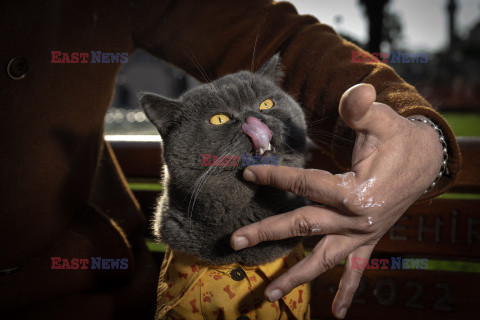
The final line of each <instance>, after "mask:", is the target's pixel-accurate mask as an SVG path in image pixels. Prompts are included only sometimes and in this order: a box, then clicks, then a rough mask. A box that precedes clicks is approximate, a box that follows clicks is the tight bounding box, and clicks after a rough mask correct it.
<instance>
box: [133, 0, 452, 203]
mask: <svg viewBox="0 0 480 320" xmlns="http://www.w3.org/2000/svg"><path fill="white" fill-rule="evenodd" d="M131 5H132V8H131V9H132V10H131V14H132V37H133V41H134V43H135V45H136V46H137V47H141V48H144V49H146V50H147V51H149V52H151V53H152V54H154V55H156V56H158V57H159V58H161V59H164V60H166V61H168V62H170V63H172V64H175V65H177V66H179V67H180V68H182V69H184V70H185V71H187V72H188V73H190V74H192V75H194V76H195V77H197V78H198V79H200V80H201V81H209V80H213V79H215V78H218V77H220V76H223V75H225V74H228V73H231V72H235V71H238V70H242V69H247V70H255V69H257V68H259V67H260V66H261V65H262V64H263V63H264V62H265V61H267V60H268V58H270V57H271V56H272V55H273V54H275V53H276V52H281V56H282V65H283V67H284V72H285V77H284V81H283V87H284V89H285V90H286V91H287V92H288V93H290V94H291V95H292V96H294V97H295V98H296V99H297V101H299V102H300V103H301V105H302V106H303V107H304V109H305V111H306V114H307V120H308V122H309V129H310V131H314V132H318V131H319V130H321V131H322V132H323V134H319V135H313V136H311V137H310V138H311V139H312V140H313V141H314V142H316V143H317V145H319V146H320V147H321V148H323V149H324V150H326V151H327V152H328V153H329V154H331V155H332V156H333V158H334V159H335V161H336V162H337V163H338V164H340V165H341V166H342V167H343V168H348V167H349V165H350V159H351V153H352V149H353V141H354V139H355V133H354V131H353V130H351V129H349V128H348V127H347V126H346V125H345V124H344V123H343V121H342V120H341V118H340V117H339V114H338V103H339V101H340V97H341V96H342V94H343V92H345V90H347V89H348V88H350V87H351V86H353V85H355V84H357V83H370V84H372V85H373V86H374V87H375V89H376V91H377V101H378V102H382V103H385V104H387V105H389V106H390V107H392V108H393V109H394V110H395V111H397V112H398V113H399V114H400V115H402V116H410V115H414V114H421V115H425V116H427V117H428V118H430V119H431V120H432V121H434V122H435V123H436V124H437V125H438V126H439V127H440V128H441V129H442V131H443V133H444V135H445V138H446V142H447V145H448V155H449V160H448V172H449V173H448V174H447V175H444V177H442V179H441V180H440V181H439V183H437V186H436V187H435V189H434V190H432V191H431V192H430V193H429V194H428V196H429V197H434V196H436V195H439V194H441V193H443V192H445V191H446V190H447V189H448V188H449V187H451V186H452V185H453V183H454V181H455V178H456V176H457V174H458V172H459V170H460V153H459V148H458V144H457V142H456V140H455V137H454V135H453V132H452V130H451V129H450V128H449V126H448V124H447V123H446V121H445V120H444V119H443V118H442V117H441V116H440V115H439V114H438V113H437V112H436V111H435V110H434V109H433V108H432V106H431V105H430V104H429V103H428V102H427V101H426V100H425V99H423V98H422V97H421V96H420V94H419V93H418V92H417V91H416V90H415V88H414V87H413V86H411V85H409V84H407V83H406V82H405V81H403V80H402V79H401V78H400V77H399V76H398V75H397V74H396V73H395V71H394V70H393V69H392V68H391V67H389V66H388V65H386V64H383V63H380V62H368V63H352V51H361V49H360V48H359V47H357V46H355V45H354V44H352V43H350V42H348V41H346V40H345V39H343V38H341V37H340V36H338V35H337V34H336V33H335V32H334V31H333V29H332V28H330V27H329V26H327V25H324V24H321V23H319V22H318V21H317V20H316V19H315V18H314V17H312V16H308V15H299V14H298V13H297V12H296V10H295V8H294V7H293V6H292V5H291V4H289V3H286V2H280V3H276V2H273V1H269V0H251V1H238V0H208V1H207V0H176V1H153V0H143V3H142V1H137V2H133V3H132V4H131ZM365 54H367V53H365Z"/></svg>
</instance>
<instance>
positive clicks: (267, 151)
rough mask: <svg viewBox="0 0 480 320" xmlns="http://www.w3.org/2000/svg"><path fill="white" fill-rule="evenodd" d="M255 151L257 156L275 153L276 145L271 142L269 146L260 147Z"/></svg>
mask: <svg viewBox="0 0 480 320" xmlns="http://www.w3.org/2000/svg"><path fill="white" fill-rule="evenodd" d="M254 151H255V155H256V156H269V155H272V154H274V153H275V147H272V144H271V143H270V142H269V143H268V147H267V148H265V149H263V148H260V149H258V150H254Z"/></svg>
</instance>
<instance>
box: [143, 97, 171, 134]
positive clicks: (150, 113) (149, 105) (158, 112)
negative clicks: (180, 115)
mask: <svg viewBox="0 0 480 320" xmlns="http://www.w3.org/2000/svg"><path fill="white" fill-rule="evenodd" d="M138 99H139V100H140V104H141V105H142V108H143V111H144V112H145V115H146V116H147V118H148V119H149V120H150V121H151V122H152V123H153V124H154V125H155V127H157V129H158V132H159V133H160V135H161V136H166V135H167V134H168V131H169V128H170V126H171V125H172V121H173V115H174V113H175V112H176V111H177V110H178V109H179V108H180V107H181V102H180V101H177V100H173V99H169V98H165V97H162V96H159V95H156V94H153V93H147V92H145V93H139V94H138Z"/></svg>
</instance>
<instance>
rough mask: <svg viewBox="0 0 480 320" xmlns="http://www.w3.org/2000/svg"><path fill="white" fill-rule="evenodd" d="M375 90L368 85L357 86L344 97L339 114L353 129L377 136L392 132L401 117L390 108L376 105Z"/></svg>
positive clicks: (380, 104)
mask: <svg viewBox="0 0 480 320" xmlns="http://www.w3.org/2000/svg"><path fill="white" fill-rule="evenodd" d="M376 98H377V94H376V91H375V88H374V87H373V86H372V85H370V84H366V83H361V84H357V85H355V86H353V87H351V88H350V89H348V90H347V91H345V93H344V94H343V95H342V98H341V99H340V105H339V113H340V116H341V117H342V119H343V121H344V122H345V123H346V124H347V125H348V126H349V127H350V128H352V129H354V130H356V131H359V132H362V133H370V134H374V135H376V136H382V135H387V134H390V133H391V132H392V124H395V122H396V121H397V122H398V119H400V118H402V117H400V116H399V115H398V114H397V113H396V112H395V111H394V110H393V109H392V108H390V107H389V106H387V105H385V104H382V103H376V102H375V100H376Z"/></svg>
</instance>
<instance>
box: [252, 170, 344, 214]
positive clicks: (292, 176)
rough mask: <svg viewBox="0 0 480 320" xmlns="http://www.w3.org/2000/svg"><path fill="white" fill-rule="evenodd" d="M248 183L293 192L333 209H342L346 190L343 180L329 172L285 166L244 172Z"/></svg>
mask: <svg viewBox="0 0 480 320" xmlns="http://www.w3.org/2000/svg"><path fill="white" fill-rule="evenodd" d="M243 177H244V179H245V180H247V181H251V182H255V183H256V184H260V185H269V186H272V187H275V188H278V189H282V190H285V191H289V192H293V193H295V194H297V195H299V196H300V197H303V198H307V199H310V200H312V201H315V202H320V203H322V204H326V205H329V206H332V207H337V208H338V207H340V208H341V207H342V204H343V199H345V197H344V194H345V189H344V188H340V185H341V181H340V180H341V179H340V178H339V177H338V176H334V175H332V174H331V173H330V172H328V171H323V170H316V169H302V168H292V167H284V166H252V167H248V168H246V169H245V170H244V171H243Z"/></svg>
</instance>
